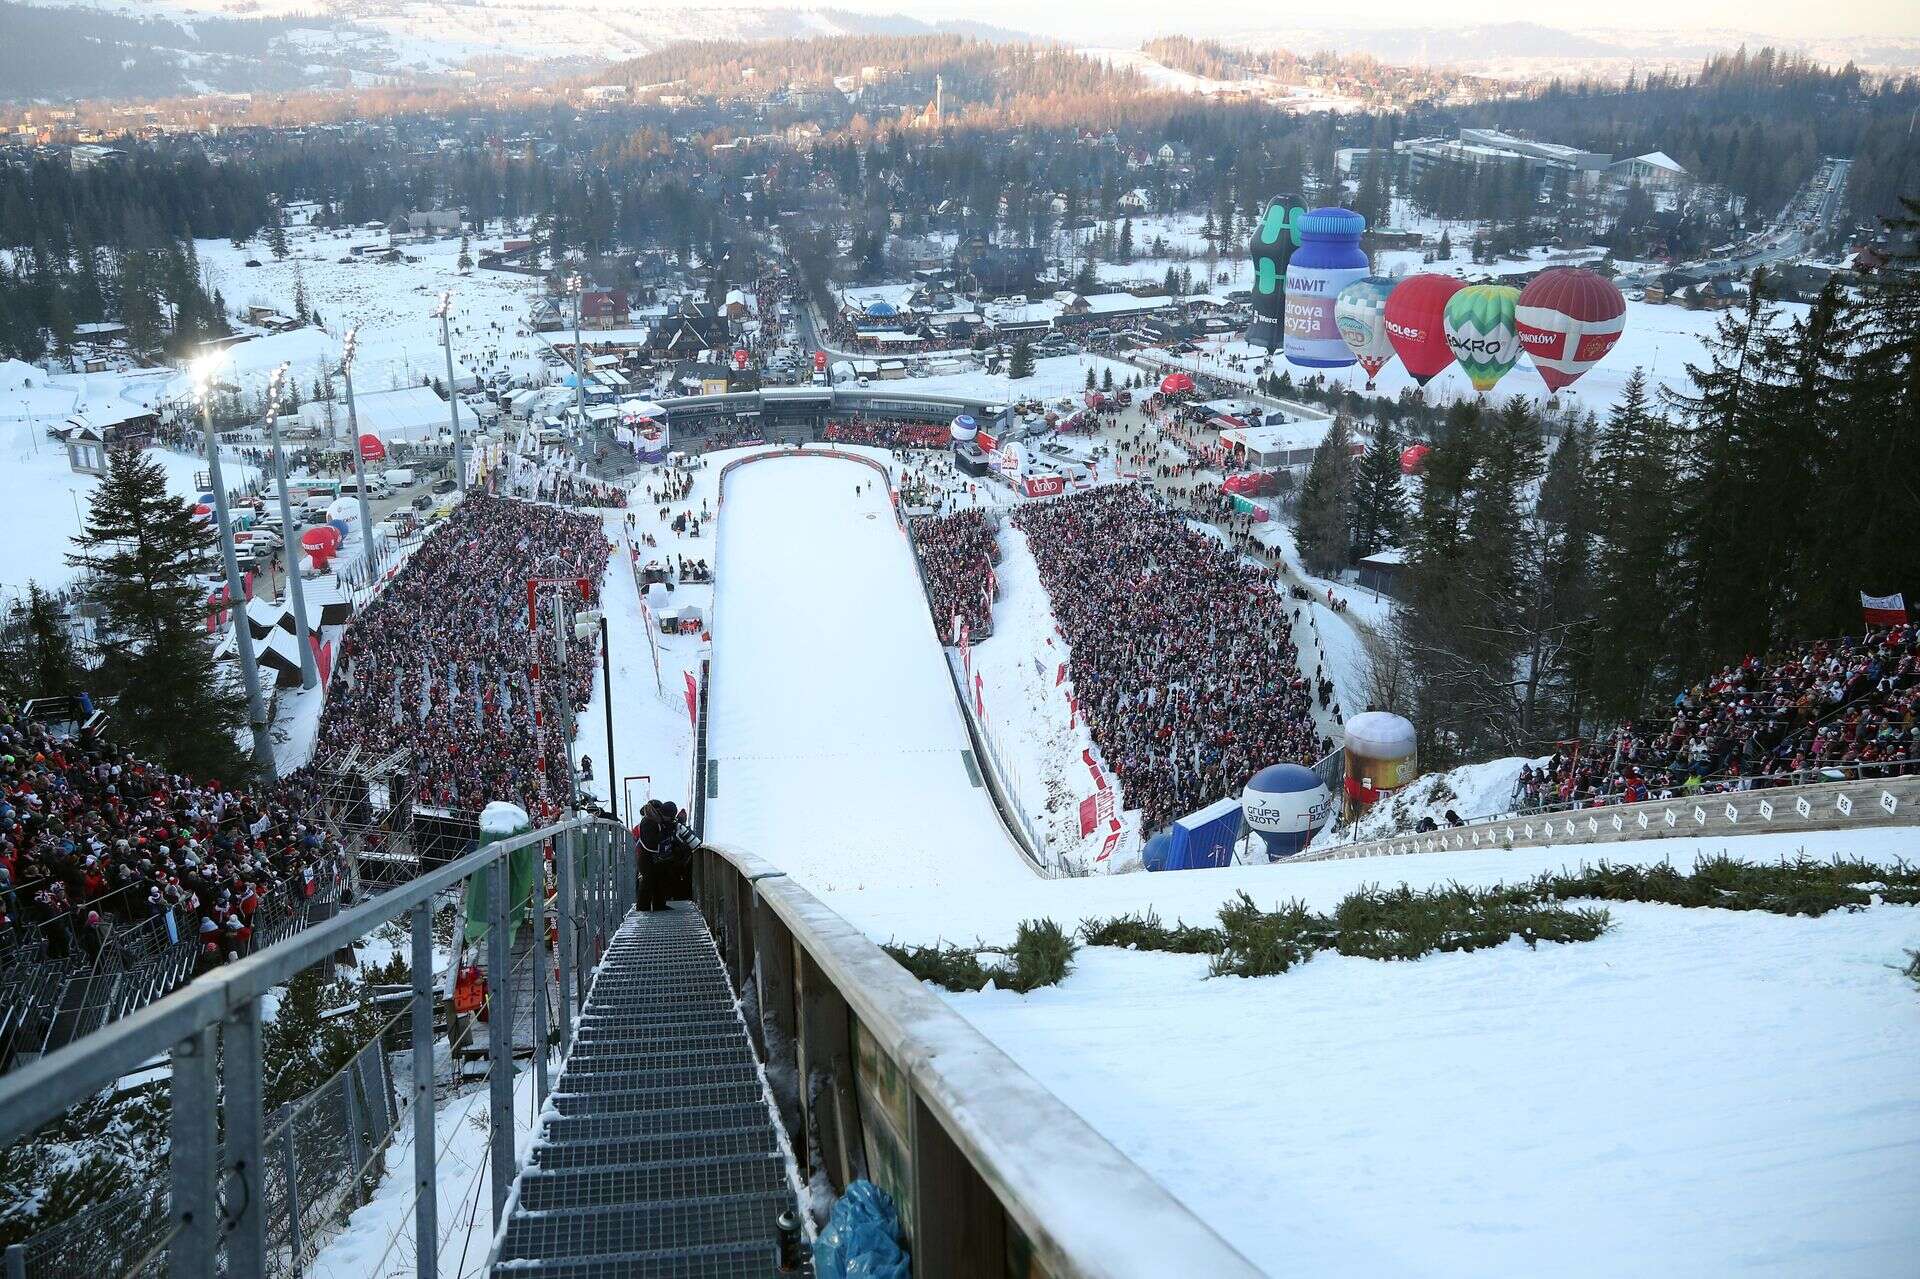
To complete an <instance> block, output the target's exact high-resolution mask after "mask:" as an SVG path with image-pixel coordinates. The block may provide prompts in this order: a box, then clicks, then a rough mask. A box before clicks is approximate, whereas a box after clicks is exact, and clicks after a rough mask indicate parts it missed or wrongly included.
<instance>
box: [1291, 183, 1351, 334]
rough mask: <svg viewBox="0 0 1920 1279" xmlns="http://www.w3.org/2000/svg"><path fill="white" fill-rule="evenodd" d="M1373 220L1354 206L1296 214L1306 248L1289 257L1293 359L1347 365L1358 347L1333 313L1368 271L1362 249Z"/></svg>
mask: <svg viewBox="0 0 1920 1279" xmlns="http://www.w3.org/2000/svg"><path fill="white" fill-rule="evenodd" d="M1366 230H1367V220H1366V219H1365V218H1363V217H1361V216H1360V215H1359V214H1358V213H1355V212H1354V211H1353V210H1352V209H1337V208H1324V209H1315V210H1313V211H1312V212H1311V213H1308V214H1305V215H1304V216H1302V217H1299V218H1296V219H1294V233H1295V236H1296V237H1297V239H1298V241H1299V245H1300V247H1299V248H1297V249H1295V250H1294V251H1293V257H1292V258H1291V259H1290V260H1289V261H1288V262H1287V297H1286V303H1287V314H1286V324H1285V328H1286V351H1287V363H1289V364H1297V365H1299V366H1300V367H1301V368H1307V369H1344V368H1346V367H1347V366H1348V365H1350V364H1352V363H1353V352H1352V351H1350V350H1348V349H1347V344H1346V343H1345V342H1344V341H1342V340H1341V337H1340V326H1339V324H1338V323H1336V322H1335V320H1334V316H1333V304H1334V299H1335V298H1337V297H1339V296H1340V290H1342V289H1344V288H1346V287H1347V286H1348V285H1349V284H1352V283H1353V282H1354V281H1355V280H1364V279H1365V278H1366V276H1367V255H1366V253H1365V252H1364V251H1363V250H1362V249H1361V248H1360V237H1361V236H1362V235H1364V234H1365V233H1366Z"/></svg>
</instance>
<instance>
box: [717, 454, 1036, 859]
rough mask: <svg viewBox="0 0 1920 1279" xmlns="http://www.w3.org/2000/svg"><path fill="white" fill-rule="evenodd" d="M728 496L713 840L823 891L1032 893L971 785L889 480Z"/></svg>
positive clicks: (818, 475)
mask: <svg viewBox="0 0 1920 1279" xmlns="http://www.w3.org/2000/svg"><path fill="white" fill-rule="evenodd" d="M856 486H860V487H861V489H862V490H863V491H861V492H859V493H857V494H856V492H855V488H856ZM725 499H726V502H725V506H724V507H723V508H722V511H721V516H720V533H719V551H718V561H717V563H716V565H715V568H716V578H717V580H718V590H717V598H716V600H715V603H714V618H713V627H714V632H713V634H714V639H713V671H712V689H713V691H712V698H711V705H710V710H709V725H708V754H709V757H710V758H711V759H712V760H713V761H715V763H716V764H717V766H718V767H717V781H718V792H717V794H716V795H715V796H714V797H713V798H712V800H711V801H710V806H709V811H708V817H707V836H708V838H710V839H712V840H713V841H714V842H716V843H720V844H727V845H731V846H733V847H736V848H740V849H744V850H746V851H748V852H752V853H755V854H757V855H758V856H760V857H763V858H765V859H767V860H768V861H770V862H772V863H773V864H774V865H776V866H779V867H780V868H781V869H783V870H786V871H788V872H790V873H792V874H793V875H794V876H795V877H796V878H798V879H800V880H801V881H802V882H803V883H804V884H805V885H806V886H807V887H808V888H809V889H811V890H813V891H815V892H822V893H831V892H834V891H845V890H854V889H861V888H867V887H881V886H885V887H892V888H907V889H913V890H925V889H936V888H941V887H943V886H945V885H955V884H968V885H979V884H982V883H1016V882H1020V881H1026V882H1031V881H1032V879H1033V876H1032V874H1031V872H1030V871H1029V870H1028V869H1027V866H1026V864H1025V862H1024V861H1022V860H1021V856H1020V853H1019V851H1018V850H1017V849H1016V847H1015V846H1014V844H1013V841H1012V840H1011V839H1010V838H1009V837H1008V835H1007V833H1006V831H1005V829H1004V828H1003V827H1002V826H1001V824H1000V820H999V816H998V814H997V813H995V811H994V809H993V804H992V801H991V799H990V798H989V797H988V794H987V791H986V790H985V788H984V787H983V786H981V785H979V784H978V783H976V782H975V781H974V780H973V778H974V774H973V773H972V772H971V771H970V769H969V766H968V762H967V759H966V758H965V754H966V752H967V751H968V750H969V749H970V746H969V743H968V739H967V732H966V726H965V724H964V722H963V721H962V719H961V714H960V708H959V706H958V704H957V703H956V702H955V700H954V694H953V685H952V683H951V681H950V679H949V677H948V675H947V673H946V659H945V657H944V656H943V654H942V653H941V649H940V643H939V640H938V639H937V638H936V636H935V635H934V631H933V621H932V618H931V617H930V616H929V614H928V612H927V604H926V599H925V597H924V596H923V595H922V593H921V589H920V581H919V577H918V575H917V574H916V573H915V571H914V566H913V560H912V554H911V552H910V551H909V550H908V548H907V543H906V539H905V537H904V536H903V535H902V534H901V532H900V529H899V527H898V525H897V524H896V523H895V522H894V518H893V511H892V508H891V506H890V504H889V502H888V499H887V493H886V488H885V486H884V485H883V484H882V483H881V482H880V477H879V476H878V475H876V474H875V473H874V471H873V470H872V469H871V468H869V467H866V466H863V465H860V464H858V463H854V462H847V461H841V460H837V459H832V458H799V457H784V458H776V459H772V460H768V461H763V462H756V463H754V464H752V465H749V466H743V467H741V468H739V469H738V470H736V471H735V472H734V473H733V474H732V475H731V476H729V477H728V479H727V482H726V493H725Z"/></svg>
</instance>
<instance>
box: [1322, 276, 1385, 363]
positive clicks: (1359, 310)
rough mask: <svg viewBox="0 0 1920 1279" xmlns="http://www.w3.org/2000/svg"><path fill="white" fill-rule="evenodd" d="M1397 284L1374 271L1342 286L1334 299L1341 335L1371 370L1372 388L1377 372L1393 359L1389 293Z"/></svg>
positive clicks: (1335, 321)
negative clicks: (1388, 302)
mask: <svg viewBox="0 0 1920 1279" xmlns="http://www.w3.org/2000/svg"><path fill="white" fill-rule="evenodd" d="M1393 284H1394V282H1393V281H1392V280H1389V279H1388V278H1387V277H1386V276H1384V275H1370V276H1368V277H1366V278H1365V279H1364V280H1355V281H1354V282H1353V283H1352V284H1349V285H1348V286H1347V287H1346V288H1344V289H1342V290H1340V296H1339V297H1337V298H1335V299H1334V300H1333V322H1334V323H1335V324H1337V325H1339V326H1340V336H1341V337H1342V338H1344V339H1345V340H1346V343H1347V347H1348V349H1349V350H1351V351H1352V352H1353V358H1354V359H1356V360H1358V361H1360V367H1361V368H1363V369H1365V370H1366V371H1367V389H1368V390H1369V391H1371V390H1372V389H1373V379H1374V378H1375V376H1377V375H1378V374H1379V372H1380V370H1381V369H1383V368H1385V367H1386V365H1387V362H1388V361H1389V360H1391V359H1393V343H1392V342H1391V341H1390V340H1389V339H1388V336H1387V297H1388V296H1389V295H1390V294H1391V293H1392V292H1393Z"/></svg>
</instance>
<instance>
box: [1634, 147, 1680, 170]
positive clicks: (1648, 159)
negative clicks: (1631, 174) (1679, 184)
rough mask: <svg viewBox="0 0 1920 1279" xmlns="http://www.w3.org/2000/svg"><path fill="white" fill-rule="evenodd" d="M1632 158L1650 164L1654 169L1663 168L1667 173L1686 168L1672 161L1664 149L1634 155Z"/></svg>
mask: <svg viewBox="0 0 1920 1279" xmlns="http://www.w3.org/2000/svg"><path fill="white" fill-rule="evenodd" d="M1633 158H1634V160H1635V161H1637V162H1638V163H1640V164H1646V165H1651V166H1652V167H1654V168H1656V169H1665V170H1666V171H1667V172H1669V173H1685V172H1686V170H1685V169H1683V168H1681V167H1680V165H1679V164H1678V163H1676V162H1675V161H1674V158H1673V157H1672V156H1670V155H1668V154H1667V153H1666V152H1665V151H1649V152H1647V153H1646V154H1645V155H1636V156H1635V157H1633Z"/></svg>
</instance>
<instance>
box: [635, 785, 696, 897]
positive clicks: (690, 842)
mask: <svg viewBox="0 0 1920 1279" xmlns="http://www.w3.org/2000/svg"><path fill="white" fill-rule="evenodd" d="M698 843H699V841H698V840H697V839H696V838H695V837H694V833H693V828H692V827H691V826H689V825H687V823H686V821H685V819H684V817H683V816H682V814H681V813H680V810H679V809H678V808H676V807H675V806H674V803H673V801H672V800H667V799H650V800H648V801H647V802H646V804H645V805H643V806H642V807H641V809H640V824H639V825H637V826H635V827H634V828H633V852H634V869H635V873H636V875H637V876H638V883H637V885H636V888H635V898H636V900H637V901H638V902H639V903H640V909H641V910H665V909H667V903H668V902H669V901H672V900H674V899H678V898H688V897H692V896H693V850H694V848H695V846H696V845H697V844H698Z"/></svg>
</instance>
